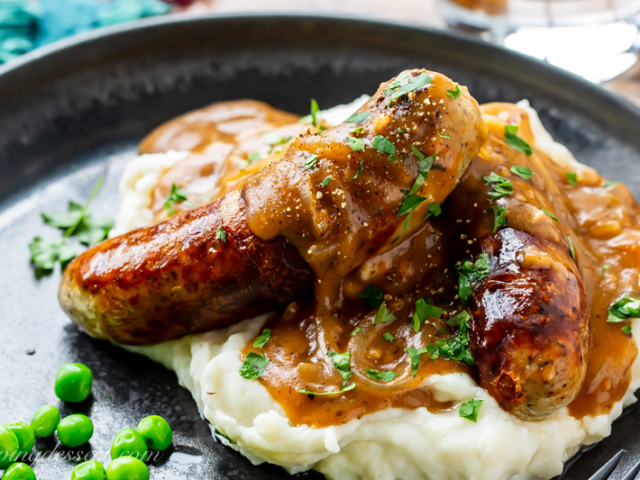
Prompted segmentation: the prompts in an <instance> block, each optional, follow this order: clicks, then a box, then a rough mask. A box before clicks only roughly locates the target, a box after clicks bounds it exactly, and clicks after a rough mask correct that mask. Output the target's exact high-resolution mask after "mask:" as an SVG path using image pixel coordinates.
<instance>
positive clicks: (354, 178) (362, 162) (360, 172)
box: [344, 160, 364, 180]
mask: <svg viewBox="0 0 640 480" xmlns="http://www.w3.org/2000/svg"><path fill="white" fill-rule="evenodd" d="M363 165H364V160H360V166H359V167H358V171H357V172H356V175H355V176H354V177H344V178H345V179H346V180H357V179H358V177H359V176H360V175H361V174H362V167H363Z"/></svg>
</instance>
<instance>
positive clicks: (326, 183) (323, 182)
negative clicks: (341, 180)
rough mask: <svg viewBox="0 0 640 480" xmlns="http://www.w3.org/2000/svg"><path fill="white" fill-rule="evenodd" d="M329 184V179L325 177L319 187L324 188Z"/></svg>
mask: <svg viewBox="0 0 640 480" xmlns="http://www.w3.org/2000/svg"><path fill="white" fill-rule="evenodd" d="M330 183H331V177H327V178H325V179H324V180H323V181H322V183H320V186H321V187H326V186H327V185H329V184H330Z"/></svg>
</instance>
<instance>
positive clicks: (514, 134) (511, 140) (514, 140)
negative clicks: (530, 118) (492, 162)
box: [504, 125, 533, 155]
mask: <svg viewBox="0 0 640 480" xmlns="http://www.w3.org/2000/svg"><path fill="white" fill-rule="evenodd" d="M504 140H505V142H507V145H509V146H510V147H511V148H514V149H516V150H518V151H519V152H522V153H524V154H526V155H531V154H532V153H533V150H532V149H531V145H529V144H528V143H527V142H525V141H524V140H523V139H521V138H520V137H518V126H517V125H505V126H504Z"/></svg>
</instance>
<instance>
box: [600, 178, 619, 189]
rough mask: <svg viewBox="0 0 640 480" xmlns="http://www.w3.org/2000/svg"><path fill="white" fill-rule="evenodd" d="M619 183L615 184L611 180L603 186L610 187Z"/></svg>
mask: <svg viewBox="0 0 640 480" xmlns="http://www.w3.org/2000/svg"><path fill="white" fill-rule="evenodd" d="M617 184H618V182H613V181H611V180H607V181H606V182H604V184H603V186H604V188H607V187H610V186H611V185H617Z"/></svg>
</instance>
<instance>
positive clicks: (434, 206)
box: [424, 202, 442, 220]
mask: <svg viewBox="0 0 640 480" xmlns="http://www.w3.org/2000/svg"><path fill="white" fill-rule="evenodd" d="M427 209H428V210H429V211H428V212H427V214H426V215H425V216H424V219H425V220H426V219H427V218H429V217H431V216H434V217H437V216H439V215H440V214H441V213H442V209H441V208H440V205H438V202H431V203H430V204H429V205H427Z"/></svg>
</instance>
